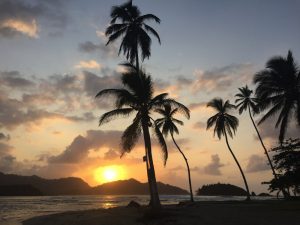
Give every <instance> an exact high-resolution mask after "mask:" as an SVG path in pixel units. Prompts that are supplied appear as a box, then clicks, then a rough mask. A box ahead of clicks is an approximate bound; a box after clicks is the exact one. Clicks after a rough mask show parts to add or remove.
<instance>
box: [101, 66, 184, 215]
mask: <svg viewBox="0 0 300 225" xmlns="http://www.w3.org/2000/svg"><path fill="white" fill-rule="evenodd" d="M123 65H124V66H126V72H124V73H122V76H121V79H122V83H123V85H124V88H121V89H104V90H101V91H100V92H99V93H98V94H97V95H96V97H98V98H100V97H101V98H103V97H105V96H107V95H112V96H114V97H115V98H116V101H115V107H116V108H115V109H114V110H112V111H109V112H106V113H104V114H103V115H102V116H101V117H100V119H99V125H102V124H104V123H107V122H110V121H111V120H113V119H115V118H116V117H129V116H131V115H133V114H134V113H135V112H136V113H135V116H134V119H133V122H132V124H131V125H130V126H128V127H127V128H126V129H125V131H124V133H123V135H122V140H121V147H122V149H121V156H122V155H124V154H125V153H129V152H130V151H131V150H132V149H133V148H134V146H135V144H136V143H137V141H138V139H139V137H140V135H141V133H143V136H144V144H145V153H146V157H145V158H146V165H147V176H148V183H149V190H150V197H151V200H150V205H151V206H152V209H154V210H157V209H159V208H160V200H159V196H158V191H157V184H156V177H155V170H154V164H153V158H152V150H151V139H150V133H149V127H151V128H153V130H154V133H155V135H156V136H157V138H158V141H159V143H160V145H161V147H162V151H163V156H164V164H166V161H167V158H168V151H167V146H166V143H165V140H164V138H163V135H162V133H161V132H160V130H159V128H158V127H157V126H156V124H155V123H151V120H153V119H152V118H151V116H150V113H151V112H153V111H155V110H157V109H159V108H162V107H163V106H164V105H165V104H170V105H172V106H175V107H180V108H184V107H185V106H183V105H182V104H180V103H178V102H177V101H175V100H173V99H170V98H167V97H168V94H167V93H163V94H159V95H157V96H155V97H153V82H152V80H151V76H150V75H146V74H145V72H143V71H139V70H138V69H137V68H136V67H135V66H133V65H132V64H123ZM138 77H139V78H140V79H138ZM140 82H142V83H143V85H142V86H141V85H140V84H141V83H140Z"/></svg>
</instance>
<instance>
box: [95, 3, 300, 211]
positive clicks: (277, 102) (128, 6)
mask: <svg viewBox="0 0 300 225" xmlns="http://www.w3.org/2000/svg"><path fill="white" fill-rule="evenodd" d="M110 15H111V21H110V24H109V26H108V27H107V29H106V32H105V34H106V36H107V37H108V42H107V45H108V44H110V43H112V42H115V41H116V40H118V39H121V44H120V47H119V54H120V53H121V52H123V54H124V55H125V57H126V59H127V60H128V61H129V62H128V63H125V64H123V65H124V66H125V67H126V69H127V71H126V72H124V73H122V75H121V79H122V83H123V86H124V87H123V88H121V89H105V90H101V91H100V92H99V93H98V94H97V95H96V97H98V98H102V97H104V96H107V95H112V96H114V97H115V99H116V101H115V109H114V110H112V111H109V112H106V113H104V114H103V115H102V116H101V117H100V120H99V125H102V124H104V123H107V122H109V121H111V120H112V119H115V118H116V117H130V116H134V118H133V121H132V123H131V124H130V126H128V127H127V128H126V129H125V131H124V133H123V135H122V140H121V146H122V153H121V154H122V155H123V154H125V153H128V152H130V151H131V150H132V149H133V148H134V146H135V144H136V142H137V140H138V139H139V137H140V136H141V134H143V138H144V144H145V154H146V156H145V161H146V165H147V176H148V183H149V190H150V196H151V200H150V204H151V206H152V208H153V209H158V208H160V200H159V196H158V192H157V184H156V177H155V170H154V165H153V159H152V149H151V137H150V133H149V128H151V129H152V130H153V133H154V134H155V136H156V137H157V139H158V141H159V143H160V145H161V149H162V152H163V156H164V164H165V163H166V161H167V158H168V150H167V145H166V142H165V139H164V137H167V136H168V134H170V136H171V138H172V140H173V142H174V144H175V146H176V147H177V149H178V151H179V152H180V153H181V155H182V156H183V158H184V160H185V163H186V166H187V171H188V178H189V187H190V197H191V201H193V192H192V185H191V175H190V168H189V164H188V160H187V158H186V156H185V154H184V153H183V151H182V150H181V148H180V147H179V146H178V144H177V142H176V141H175V138H174V133H176V134H179V130H178V127H177V125H183V122H182V121H180V120H178V119H176V118H174V115H175V114H176V113H183V114H184V115H185V116H186V117H187V118H188V119H189V117H190V112H189V109H188V108H187V107H186V106H184V105H183V104H181V103H179V102H177V101H175V100H173V99H171V98H168V94H167V93H162V94H159V95H157V96H155V97H154V96H153V95H154V94H153V93H154V91H153V82H152V79H151V76H150V75H146V73H145V71H143V70H142V69H141V68H142V67H141V66H140V59H141V61H144V59H145V58H149V57H150V56H151V50H150V48H151V38H150V36H149V35H153V36H154V37H156V38H157V40H158V42H159V43H160V37H159V34H158V33H157V32H156V31H155V30H154V29H153V28H152V27H151V26H149V25H148V24H146V22H148V21H155V22H156V23H160V19H159V18H158V17H157V16H155V15H153V14H145V15H142V14H141V12H140V10H139V8H138V7H137V6H135V5H133V4H132V1H128V2H126V3H125V4H122V5H120V6H113V7H112V10H111V14H110ZM254 84H256V89H255V97H253V96H252V93H253V91H252V90H250V89H249V88H248V86H245V87H242V88H239V93H238V94H236V97H237V99H236V103H237V108H238V110H239V113H240V114H242V113H243V112H245V111H248V114H249V117H250V119H251V122H252V124H253V126H254V129H255V131H256V133H257V136H258V138H259V140H260V143H261V145H262V147H263V149H264V153H265V154H266V157H267V159H268V163H269V165H270V167H271V170H272V172H273V175H274V179H273V180H272V181H271V182H270V190H271V191H274V190H281V191H282V192H283V194H284V195H285V196H288V193H289V192H290V189H292V190H293V191H294V193H298V192H299V177H297V176H299V165H298V164H299V163H298V162H299V158H297V157H298V156H299V154H298V153H299V152H298V150H299V146H298V145H299V139H297V140H290V141H288V142H284V141H283V140H284V138H285V136H286V131H287V129H288V125H289V122H290V120H292V118H294V119H295V120H296V121H297V123H298V125H300V69H299V67H298V66H297V64H296V63H295V62H294V58H293V55H292V52H291V51H289V52H288V55H287V57H286V58H283V57H280V56H277V57H273V58H271V59H270V60H269V61H268V62H267V63H266V68H265V69H264V70H262V71H260V72H258V73H257V74H255V76H254ZM207 106H208V107H212V108H214V109H215V110H216V111H217V113H216V114H215V115H214V116H212V117H211V118H209V119H208V120H207V129H209V128H212V127H214V135H215V134H217V136H218V138H219V139H221V137H222V136H224V137H225V141H226V145H227V147H228V149H229V151H230V153H231V155H232V157H233V159H234V161H235V163H236V164H237V166H238V168H239V171H240V173H241V175H242V178H243V181H244V184H245V188H246V194H247V199H250V191H249V188H248V183H247V180H246V177H245V175H244V172H243V170H242V168H241V166H240V164H239V162H238V160H237V158H236V156H235V154H234V153H233V151H232V149H231V147H230V145H229V141H228V135H229V136H230V137H231V138H233V135H234V134H235V132H236V130H237V127H238V125H239V121H238V119H237V118H236V117H235V116H233V115H230V114H229V111H230V110H233V109H235V108H236V107H235V106H234V105H232V104H230V102H229V101H225V102H224V101H223V100H222V99H219V98H215V99H213V100H211V101H210V102H209V103H208V104H207ZM265 111H266V113H264V112H265ZM153 112H156V113H159V114H160V115H161V116H162V118H159V119H157V120H154V119H153V118H152V117H151V115H152V114H151V113H153ZM262 113H264V114H263V115H262V117H261V119H260V121H259V122H258V125H260V124H261V123H263V122H264V121H265V120H267V119H268V118H271V117H273V116H277V120H276V123H275V127H276V128H277V127H279V137H278V139H279V142H280V143H281V144H280V146H279V147H276V148H274V149H272V151H273V152H276V153H277V154H276V155H275V156H274V157H273V161H272V160H271V157H270V156H269V154H268V150H267V148H266V146H265V144H264V142H263V140H262V137H261V135H260V133H259V130H258V128H257V125H256V123H255V121H254V118H253V116H254V114H262ZM160 129H161V130H160ZM286 190H287V191H286ZM198 191H199V190H198Z"/></svg>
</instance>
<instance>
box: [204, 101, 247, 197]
mask: <svg viewBox="0 0 300 225" xmlns="http://www.w3.org/2000/svg"><path fill="white" fill-rule="evenodd" d="M207 107H212V108H214V109H215V110H216V111H217V114H215V115H214V116H212V117H210V118H209V119H208V120H207V128H206V129H209V128H211V127H212V126H214V135H215V134H217V136H218V138H219V139H221V137H222V135H224V136H225V140H226V144H227V147H228V149H229V151H230V153H231V155H232V157H233V159H234V161H235V162H236V164H237V166H238V168H239V170H240V172H241V174H242V177H243V180H244V183H245V187H246V190H247V200H250V192H249V188H248V183H247V180H246V177H245V175H244V172H243V170H242V168H241V166H240V164H239V162H238V160H237V158H236V157H235V155H234V153H233V151H232V149H231V147H230V145H229V143H228V137H227V133H228V134H229V136H230V137H231V138H232V137H233V134H235V131H236V130H237V127H238V125H239V120H238V119H237V118H236V117H235V116H232V115H230V114H228V111H229V110H231V109H234V108H235V106H234V105H232V104H230V103H229V101H228V100H227V101H226V102H223V99H220V98H214V99H213V100H211V101H210V102H209V103H207Z"/></svg>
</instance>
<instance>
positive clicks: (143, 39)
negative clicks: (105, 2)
mask: <svg viewBox="0 0 300 225" xmlns="http://www.w3.org/2000/svg"><path fill="white" fill-rule="evenodd" d="M110 16H111V18H112V20H111V22H110V25H109V26H108V27H107V29H106V32H105V35H106V36H108V42H107V45H108V44H109V43H110V42H114V41H115V40H117V39H119V38H120V37H122V40H121V45H120V48H119V54H120V53H121V51H123V54H124V55H125V56H126V58H127V60H129V61H130V62H131V63H134V61H135V66H136V68H138V69H139V49H141V52H140V54H141V58H142V60H144V59H145V58H149V57H150V55H151V51H150V47H151V38H150V36H149V35H148V33H150V34H152V35H154V36H155V37H156V38H157V39H158V42H159V43H160V37H159V35H158V33H157V32H156V31H155V30H154V29H153V28H152V27H151V26H149V25H147V24H146V21H149V20H154V21H155V22H157V23H160V19H159V18H158V17H157V16H155V15H153V14H145V15H141V12H140V10H139V9H138V7H137V6H135V5H133V4H132V1H128V2H127V3H125V4H123V5H120V6H113V7H112V10H111V14H110ZM118 22H119V23H118Z"/></svg>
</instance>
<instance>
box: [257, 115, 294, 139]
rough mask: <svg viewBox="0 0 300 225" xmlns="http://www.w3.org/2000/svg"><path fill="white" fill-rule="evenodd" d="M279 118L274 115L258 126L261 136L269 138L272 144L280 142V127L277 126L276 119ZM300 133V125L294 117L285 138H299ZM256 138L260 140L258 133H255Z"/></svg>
mask: <svg viewBox="0 0 300 225" xmlns="http://www.w3.org/2000/svg"><path fill="white" fill-rule="evenodd" d="M262 115H263V113H262ZM262 115H261V116H262ZM277 118H278V117H277V116H274V117H272V118H269V119H267V120H265V121H264V122H263V123H261V124H260V125H259V126H257V127H258V130H259V133H260V135H261V137H262V138H263V139H269V140H270V141H271V143H272V144H275V143H278V137H279V128H275V121H277ZM256 124H257V122H256ZM299 134H300V127H299V126H297V123H296V120H294V118H292V119H291V120H290V122H289V124H288V128H287V130H286V135H285V139H288V138H298V137H299ZM255 139H256V140H258V137H257V135H255Z"/></svg>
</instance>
